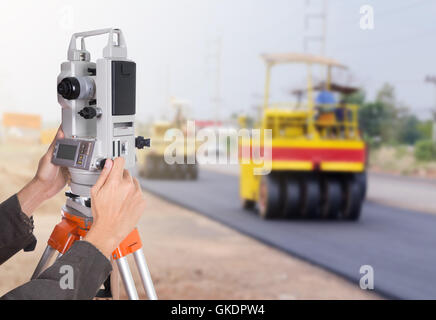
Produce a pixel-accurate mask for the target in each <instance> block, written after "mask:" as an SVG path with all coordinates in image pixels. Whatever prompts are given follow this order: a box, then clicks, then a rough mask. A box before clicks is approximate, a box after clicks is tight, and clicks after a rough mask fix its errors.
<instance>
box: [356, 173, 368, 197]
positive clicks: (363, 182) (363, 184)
mask: <svg viewBox="0 0 436 320" xmlns="http://www.w3.org/2000/svg"><path fill="white" fill-rule="evenodd" d="M355 179H356V180H357V182H358V183H359V185H360V189H361V191H362V199H363V200H365V198H366V190H367V189H368V182H367V179H368V178H367V173H366V171H365V172H362V173H357V174H356V175H355Z"/></svg>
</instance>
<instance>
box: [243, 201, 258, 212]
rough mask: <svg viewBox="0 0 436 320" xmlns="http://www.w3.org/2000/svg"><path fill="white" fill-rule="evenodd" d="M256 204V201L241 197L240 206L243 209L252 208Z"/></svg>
mask: <svg viewBox="0 0 436 320" xmlns="http://www.w3.org/2000/svg"><path fill="white" fill-rule="evenodd" d="M255 206H256V202H255V201H253V200H248V199H242V208H243V209H244V210H253V209H254V207H255Z"/></svg>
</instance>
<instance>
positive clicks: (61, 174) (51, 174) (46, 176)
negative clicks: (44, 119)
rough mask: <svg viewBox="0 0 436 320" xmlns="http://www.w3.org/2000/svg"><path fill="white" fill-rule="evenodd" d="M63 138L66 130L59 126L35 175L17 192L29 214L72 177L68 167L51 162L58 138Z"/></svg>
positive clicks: (23, 209)
mask: <svg viewBox="0 0 436 320" xmlns="http://www.w3.org/2000/svg"><path fill="white" fill-rule="evenodd" d="M63 138H64V132H63V131H62V129H61V127H59V129H58V131H57V133H56V136H55V138H54V139H53V141H52V143H51V144H50V147H49V148H48V150H47V152H46V153H45V154H44V155H43V156H42V158H41V159H40V160H39V164H38V169H37V171H36V174H35V176H34V177H33V179H32V180H31V181H30V182H29V183H28V184H27V185H26V186H25V187H24V188H23V189H21V190H20V191H19V192H18V194H17V196H18V200H19V202H20V205H21V210H22V211H23V212H24V213H25V214H27V215H28V216H31V215H32V213H33V211H34V210H35V209H36V208H37V207H38V206H39V205H40V204H41V203H42V202H43V201H45V200H47V199H50V198H51V197H53V196H54V195H56V194H57V193H58V192H59V191H61V190H62V189H63V188H64V187H65V185H66V184H67V182H68V181H69V179H70V175H69V172H68V169H67V168H61V167H59V166H56V165H54V164H53V163H52V162H51V159H52V156H53V151H54V147H55V145H56V140H57V139H63Z"/></svg>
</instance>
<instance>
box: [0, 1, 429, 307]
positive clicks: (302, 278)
mask: <svg viewBox="0 0 436 320" xmlns="http://www.w3.org/2000/svg"><path fill="white" fill-rule="evenodd" d="M435 14H436V2H434V1H431V0H421V1H420V0H397V1H394V0H383V1H360V0H347V1H346V0H310V1H309V0H307V1H306V0H292V1H290V0H275V1H266V0H237V1H235V0H233V1H228V0H220V1H218V0H207V1H199V0H178V1H176V0H160V1H155V0H142V1H139V0H138V1H133V0H132V1H128V2H123V3H122V2H119V1H92V2H91V1H81V0H77V1H54V0H53V1H49V0H46V1H39V2H35V1H30V0H29V1H21V0H17V1H13V2H12V1H9V2H2V3H1V4H0V26H1V30H2V31H1V39H2V42H3V45H2V50H0V113H1V119H2V120H1V136H0V139H1V144H0V150H1V154H2V157H1V160H0V175H1V176H2V178H1V179H2V181H5V182H7V183H5V184H4V185H3V186H1V189H0V194H1V196H2V199H3V200H4V199H6V198H7V197H9V196H10V195H11V194H13V193H14V192H16V191H17V190H19V188H21V187H22V186H23V185H24V184H25V183H26V181H28V180H29V179H30V178H31V177H32V175H33V173H34V172H35V169H36V165H37V162H38V159H39V157H40V156H41V155H42V154H43V152H45V150H46V148H47V144H48V143H50V142H51V140H52V138H53V136H54V133H55V132H56V130H57V127H58V126H59V124H60V115H61V112H60V111H61V110H60V106H59V105H58V104H57V96H56V91H55V90H56V89H55V87H56V77H57V75H58V74H59V72H60V64H61V62H63V61H65V60H66V58H67V57H66V55H67V47H68V44H69V40H70V37H71V34H72V33H74V32H79V31H86V30H93V29H101V28H106V27H117V28H121V29H122V31H123V33H124V35H125V37H126V41H127V48H128V56H129V58H130V59H132V60H134V61H135V62H136V63H137V121H138V133H141V134H143V135H147V136H149V137H151V138H152V146H153V147H152V149H151V150H150V151H142V152H141V153H138V161H139V162H138V170H137V174H138V177H140V179H141V184H142V186H143V188H144V192H145V194H146V196H147V197H148V200H149V204H150V207H149V210H148V212H147V213H146V214H145V216H144V218H143V220H142V222H141V225H140V229H141V231H142V234H143V236H144V240H145V241H144V242H145V243H146V245H145V251H146V255H147V256H148V259H149V263H150V269H151V272H152V275H153V276H154V277H155V279H156V280H155V281H156V287H157V291H158V295H160V296H161V297H162V298H168V299H202V298H206V299H208V298H217V299H220V298H229V299H233V298H235V299H245V298H266V299H307V298H309V299H340V298H342V299H348V298H358V299H362V298H369V299H379V298H424V299H434V298H436V289H435V288H436V286H435V284H436V272H435V271H434V270H433V269H434V268H433V267H432V266H433V265H434V263H436V254H435V253H434V250H433V248H434V245H436V236H435V235H434V229H435V228H436V217H435V216H434V214H436V201H435V199H436V197H434V192H435V191H436V183H435V182H434V181H433V178H434V177H435V176H436V127H435V123H436V66H435V64H434V57H435V55H436V44H435V43H434V42H433V41H432V40H433V39H432V38H433V37H434V36H435V35H436V24H435V23H434V22H433V21H434V16H435ZM105 42H106V38H105V37H100V38H95V39H90V41H88V42H87V48H88V50H89V51H90V52H91V59H93V60H95V59H97V58H100V57H101V50H102V47H103V46H104V44H105ZM265 54H267V55H269V56H265ZM276 54H285V55H282V56H280V55H278V56H277V55H276ZM295 54H297V55H295ZM261 55H263V56H261ZM283 60H285V62H292V65H289V64H286V65H283V66H281V67H280V68H276V65H277V64H279V63H280V62H283ZM269 65H271V67H272V65H274V68H273V70H272V73H271V81H270V83H269V85H270V90H269V91H268V98H269V100H271V101H272V100H273V101H275V102H277V101H294V102H295V101H296V103H297V107H296V105H295V104H286V105H280V106H275V105H274V106H273V105H272V104H271V105H270V104H268V102H265V91H264V89H265V79H266V77H265V70H266V68H265V66H267V67H268V66H269ZM308 66H312V68H308ZM343 66H347V69H344V68H343ZM326 68H327V70H330V71H328V72H327V76H326V72H325V71H326ZM308 70H309V71H310V72H308ZM308 74H310V76H309V78H308ZM309 79H310V82H309V84H308V80H309ZM323 99H324V100H323ZM306 100H307V102H304V101H306ZM294 102H293V103H294ZM300 103H302V104H304V107H302V108H301V109H298V108H299V106H298V104H300ZM342 104H344V106H342ZM345 104H346V106H345ZM267 107H271V108H270V111H268V108H267ZM273 107H274V108H273ZM276 107H277V109H280V110H285V111H283V112H284V113H281V112H282V111H274V110H276V109H275V108H276ZM295 108H297V109H298V110H300V111H301V110H303V111H301V112H303V113H301V112H300V111H298V110H297V111H298V112H300V113H298V112H297V113H296V114H295V113H292V112H293V111H292V110H294V111H295ZM340 108H344V110H345V111H343V112H345V113H342V116H341V117H342V120H339V118H341V117H339V114H338V110H340ZM307 110H309V111H307ZM268 112H270V113H268ZM344 118H345V119H344ZM271 119H275V120H271ZM283 119H285V120H283ZM302 119H303V120H302ZM186 120H194V121H195V124H196V127H197V129H201V128H206V129H207V130H210V131H211V132H219V131H220V130H229V129H238V128H241V127H248V128H256V127H264V128H267V127H268V125H269V124H270V123H271V122H268V121H276V122H274V123H276V124H275V125H276V126H277V127H274V128H275V129H274V130H277V132H275V133H274V132H273V134H274V137H275V138H276V139H277V140H275V142H273V143H277V145H276V146H278V147H279V148H288V149H289V148H290V149H289V150H291V151H289V152H290V153H291V155H292V152H296V151H295V145H294V144H295V141H298V146H299V147H298V148H299V150H300V151H301V149H304V148H306V147H307V148H309V149H310V150H311V152H312V153H310V154H309V153H308V152H307V150H306V151H302V153H301V155H300V157H302V158H304V159H305V160H304V161H306V162H307V163H309V162H310V163H311V167H310V169H304V168H303V167H304V165H302V166H303V167H301V166H300V167H298V168H297V169H296V167H291V164H290V163H287V164H286V165H284V167H283V166H282V167H280V165H283V163H281V164H280V165H279V164H277V166H275V164H273V172H272V174H271V175H269V178H260V177H258V178H255V177H252V176H251V175H248V176H247V175H246V173H244V172H245V171H244V167H241V168H240V167H239V166H238V165H210V164H202V165H194V166H185V167H180V166H170V165H166V164H163V162H162V161H163V153H164V150H165V147H166V146H167V144H166V143H165V142H164V141H163V136H164V134H165V133H166V132H167V131H168V130H171V129H174V128H179V129H182V130H183V131H185V132H186ZM293 121H294V122H293ZM295 121H297V122H298V121H303V122H302V123H303V124H301V125H295ZM311 121H315V122H316V123H315V124H312V122H311ZM291 123H292V124H291ZM298 123H300V122H298ZM308 123H309V124H308ZM295 128H297V129H295ZM300 129H301V130H300ZM311 130H312V131H311ZM283 132H284V133H283ZM314 137H315V138H314ZM314 140H316V141H315V142H316V143H315V142H314ZM242 147H243V146H242ZM180 148H181V149H182V153H185V155H189V154H191V153H195V151H196V146H194V149H193V150H190V149H189V148H187V147H186V146H185V145H182V146H181V147H180ZM228 148H229V146H228V143H224V144H219V143H218V144H217V145H215V146H213V147H209V149H208V152H209V153H214V154H220V153H221V152H225V151H226V150H228ZM292 148H294V149H292ZM313 150H315V151H313ZM316 150H318V151H316ZM320 150H321V151H320ZM326 150H330V151H331V150H334V151H333V152H334V156H331V155H330V153H328V152H327V151H326ZM338 150H339V151H338ZM350 150H351V151H350ZM356 150H357V151H356ZM353 152H360V153H359V156H360V158H359V160H356V161H354V162H353V165H351V164H350V163H348V164H345V162H346V161H345V160H341V161H339V162H338V160H337V161H336V162H335V163H334V164H335V166H336V167H335V168H334V169H332V168H333V163H330V166H328V164H327V160H326V159H327V158H328V159H330V162H332V161H334V159H333V158H334V157H336V156H337V157H338V159H339V158H340V159H344V158H347V155H349V154H351V153H353ZM273 154H274V151H273ZM321 154H322V155H321ZM325 154H329V155H327V156H324V155H325ZM323 157H327V158H325V159H324V158H323ZM329 157H330V158H329ZM331 157H333V158H331ZM350 157H351V156H350ZM353 157H354V156H353ZM332 159H333V160H332ZM300 160H301V159H300ZM300 160H299V161H300ZM324 160H325V161H324ZM301 161H302V160H301ZM323 161H324V162H323ZM338 163H339V164H338ZM356 163H358V164H356ZM300 164H301V163H300ZM312 165H313V167H312ZM328 168H330V169H328ZM248 169H252V167H249V168H248ZM317 170H319V171H320V172H324V171H325V172H327V173H326V175H322V174H319V175H318V173H316V171H317ZM309 171H310V174H307V175H306V173H307V172H309ZM312 171H313V172H312ZM313 181H315V182H313ZM293 188H294V189H293ZM295 188H296V189H295ZM274 190H275V191H274ZM292 190H297V191H295V192H294V191H292ZM247 194H248V195H247ZM274 194H275V195H276V197H277V200H274V199H271V195H274ZM356 194H358V195H356ZM356 198H358V200H356ZM292 199H294V200H292ZM63 202H64V197H63V196H62V195H59V196H58V197H57V198H56V199H53V200H51V201H49V202H47V204H45V205H44V206H43V207H41V208H40V209H39V211H38V213H37V215H36V218H35V219H36V229H35V230H36V231H35V232H36V234H37V236H38V239H39V243H38V246H37V250H36V252H34V253H30V254H29V253H20V254H19V255H17V256H16V257H14V258H13V260H11V261H8V262H7V263H6V264H5V265H4V266H2V273H0V295H1V294H2V293H5V292H7V291H8V290H10V289H12V288H13V287H14V286H16V285H18V284H20V283H22V282H24V281H26V279H27V278H28V276H30V274H31V272H32V271H33V269H34V266H35V265H36V262H37V260H38V259H39V256H40V253H41V252H42V250H43V248H44V247H45V241H46V239H47V238H48V236H49V234H50V232H51V229H52V228H53V226H54V225H55V224H56V223H57V221H58V220H59V210H60V207H61V206H62V204H63ZM241 202H242V206H241ZM283 206H284V208H283ZM294 207H295V208H294ZM297 207H298V208H297ZM309 207H313V208H314V209H313V210H315V211H316V212H317V213H314V214H311V212H312V211H310V210H312V209H308V208H309ZM315 207H316V208H315ZM292 208H294V209H295V210H294V209H292ZM245 209H254V210H251V211H246V210H245ZM292 210H294V211H292ZM298 210H300V211H301V212H300V213H298V214H297V213H295V214H294V212H296V211H298ZM317 210H318V211H317ZM291 211H292V213H291ZM315 211H313V212H315ZM336 211H337V212H339V213H335V212H336ZM282 212H284V213H283V214H282ZM302 212H306V215H308V216H305V217H302V216H304V214H303V213H302ZM307 212H309V213H307ZM313 212H312V213H313ZM323 213H325V216H328V217H330V218H331V216H333V218H340V219H318V218H319V217H317V215H323ZM312 215H313V216H312ZM296 216H298V217H296ZM353 216H355V217H354V218H353ZM289 217H291V218H294V219H288V218H289ZM341 217H342V218H345V219H341ZM262 218H267V219H262ZM268 218H276V219H268ZM300 218H303V219H300ZM349 220H352V221H349ZM170 257H171V259H170ZM17 265H19V268H17ZM365 265H369V266H371V268H372V270H373V272H374V274H373V275H375V278H373V280H374V281H373V282H374V289H375V291H371V290H370V291H368V290H365V288H364V287H365V286H363V288H362V285H361V279H362V276H365V273H362V272H361V267H362V266H365Z"/></svg>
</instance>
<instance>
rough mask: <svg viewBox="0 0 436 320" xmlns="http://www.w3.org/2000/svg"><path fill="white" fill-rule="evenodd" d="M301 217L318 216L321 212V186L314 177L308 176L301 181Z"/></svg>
mask: <svg viewBox="0 0 436 320" xmlns="http://www.w3.org/2000/svg"><path fill="white" fill-rule="evenodd" d="M303 190H304V193H303V197H302V199H303V204H302V210H301V211H300V216H301V217H302V218H318V217H320V212H321V210H320V209H321V206H320V203H321V188H320V183H319V181H318V179H317V178H316V177H312V176H308V177H306V178H305V179H304V181H303Z"/></svg>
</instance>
